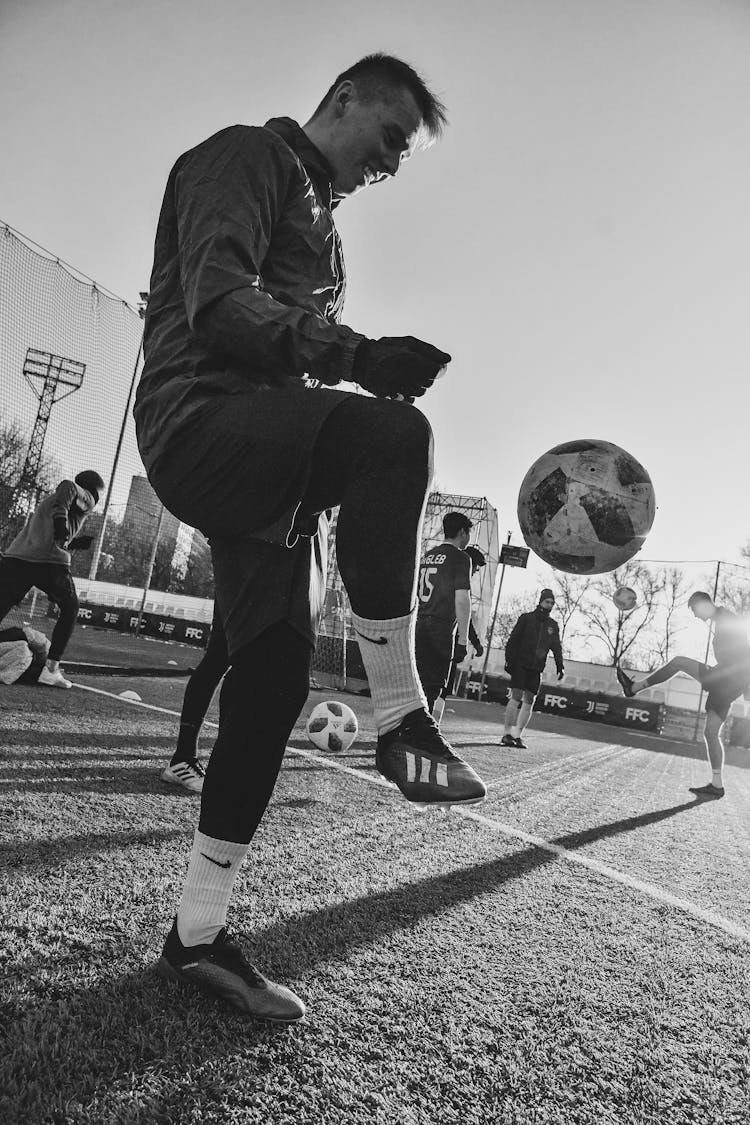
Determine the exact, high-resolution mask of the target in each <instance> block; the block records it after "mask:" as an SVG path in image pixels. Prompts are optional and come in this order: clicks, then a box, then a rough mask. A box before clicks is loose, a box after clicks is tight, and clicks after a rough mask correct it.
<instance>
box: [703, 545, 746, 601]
mask: <svg viewBox="0 0 750 1125" xmlns="http://www.w3.org/2000/svg"><path fill="white" fill-rule="evenodd" d="M748 548H750V544H748V543H746V544H745V546H744V547H743V548H742V551H741V554H742V557H743V558H744V559H748V558H750V554H748ZM742 572H744V573H742ZM715 581H716V579H715V577H714V579H713V582H715ZM706 589H707V590H708V592H709V593H711V591H712V589H713V584H712V581H707V582H706ZM716 600H717V601H718V602H719V604H720V605H725V606H726V607H727V609H731V610H732V611H733V612H734V613H738V614H740V616H741V617H748V616H750V572H748V571H747V570H746V569H745V568H744V567H734V566H731V564H729V563H723V564H721V565H720V567H719V585H718V587H717V591H716Z"/></svg>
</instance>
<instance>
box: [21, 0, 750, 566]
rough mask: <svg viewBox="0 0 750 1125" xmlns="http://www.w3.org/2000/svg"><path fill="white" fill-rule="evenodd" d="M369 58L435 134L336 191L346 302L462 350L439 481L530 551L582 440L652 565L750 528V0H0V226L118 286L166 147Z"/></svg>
mask: <svg viewBox="0 0 750 1125" xmlns="http://www.w3.org/2000/svg"><path fill="white" fill-rule="evenodd" d="M372 50H385V51H389V52H391V53H393V54H397V55H399V56H401V57H403V58H405V59H406V60H407V61H409V62H411V63H412V64H413V65H415V66H416V67H417V68H418V69H419V70H420V72H421V73H422V74H423V75H424V76H425V78H426V79H427V81H428V83H429V84H430V85H431V86H432V88H433V89H434V90H435V91H436V92H437V93H438V94H439V95H440V96H441V97H442V99H443V100H444V101H445V103H446V105H447V107H448V111H449V116H450V126H449V128H448V130H447V132H446V134H445V137H444V138H443V140H442V141H440V142H439V143H438V144H437V145H436V146H434V147H433V148H432V149H430V150H429V151H427V152H423V153H418V154H417V155H415V156H414V157H413V159H412V160H411V161H409V162H408V164H407V165H406V166H405V167H404V168H403V170H402V171H401V173H400V174H399V175H398V177H396V178H395V179H394V180H393V181H391V182H389V183H386V184H383V185H378V186H376V187H373V188H371V189H369V191H364V192H362V193H360V194H359V195H357V196H356V197H355V198H353V199H351V200H348V201H346V202H345V203H344V204H343V205H342V206H341V207H340V208H339V209H338V210H337V212H336V221H337V225H338V227H339V231H340V233H341V236H342V239H343V242H344V251H345V256H346V261H347V270H348V291H347V307H346V310H345V316H344V320H345V322H346V323H348V324H350V325H351V327H353V328H355V329H356V330H358V331H360V332H364V333H366V334H367V335H370V336H374V337H377V336H381V335H402V334H410V335H414V336H418V337H421V338H422V339H425V340H429V341H430V342H432V343H434V344H436V345H437V346H439V347H440V348H443V349H445V350H446V351H448V352H450V353H451V354H452V356H453V362H452V363H451V365H450V367H449V369H448V372H447V374H446V376H445V377H444V378H443V379H442V380H441V381H440V382H439V383H438V384H437V385H436V386H435V388H434V389H433V390H432V391H431V392H430V393H429V394H428V395H427V396H426V397H425V398H424V399H423V400H422V404H421V405H422V406H423V409H424V411H425V413H426V414H427V416H428V417H429V419H430V421H431V423H432V425H433V428H434V431H435V442H436V481H437V483H438V484H439V485H440V487H441V488H442V489H443V490H444V491H447V492H458V493H468V494H471V495H479V496H486V497H487V498H488V499H489V500H490V502H491V503H492V504H493V505H494V506H495V507H496V508H497V509H498V512H499V528H500V536H501V539H504V538H505V536H506V533H507V532H508V531H510V532H511V533H512V535H513V542H516V543H520V542H521V539H520V535H519V531H518V526H517V521H516V515H515V511H516V500H517V495H518V488H519V485H520V482H521V480H522V478H523V476H524V474H525V473H526V470H527V469H528V467H529V466H530V464H531V463H532V462H533V461H534V460H535V459H536V458H537V457H538V456H539V455H540V454H541V453H543V452H544V451H545V450H547V449H549V448H550V447H551V446H553V445H556V444H558V443H559V442H562V441H568V440H571V439H574V438H580V437H594V438H602V439H604V440H607V441H612V442H615V443H616V444H618V445H621V446H623V447H624V448H626V449H628V450H629V451H630V452H631V453H632V454H634V456H636V457H637V458H638V460H639V461H641V463H642V464H644V465H645V466H646V468H647V469H648V470H649V472H650V474H651V477H652V480H653V482H654V487H655V490H656V497H657V504H658V510H657V517H656V521H655V524H654V527H653V530H652V532H651V535H650V536H649V539H648V541H647V543H646V546H645V548H644V550H643V552H642V555H643V557H644V558H647V559H670V560H672V559H673V560H681V559H715V558H723V559H728V560H733V559H736V558H737V557H738V552H739V548H740V546H741V545H742V543H744V542H745V540H746V539H748V538H749V537H750V507H749V506H748V503H747V495H748V469H747V462H748V427H749V426H750V417H749V412H748V397H749V392H748V389H747V372H748V363H749V359H750V317H749V316H748V313H747V302H748V293H749V292H750V221H749V220H748V200H749V199H750V145H749V144H748V137H747V123H748V121H749V120H750V66H749V65H748V58H749V57H750V3H747V2H745V0H491V2H489V0H488V2H485V0H466V2H464V3H462V4H457V3H455V0H450V2H446V0H412V2H410V3H404V2H403V0H398V2H396V3H393V2H390V0H380V2H379V3H377V4H375V3H371V4H364V3H362V2H361V0H346V2H339V0H318V2H317V3H316V4H314V5H313V4H310V3H302V2H293V0H273V3H268V2H267V0H266V2H263V3H256V2H254V0H244V2H242V0H211V2H208V0H179V2H177V0H148V2H145V0H130V2H129V3H126V4H123V3H121V2H117V3H115V2H111V0H0V105H2V106H3V107H4V112H3V113H2V115H0V153H1V154H2V156H1V167H0V219H1V220H3V221H5V222H7V223H9V224H10V225H11V226H12V227H14V228H16V229H18V230H19V231H21V232H23V233H24V234H25V235H27V236H28V237H29V238H31V239H33V240H34V241H36V242H37V243H39V244H41V245H42V246H44V247H46V248H48V249H49V250H51V251H53V252H54V253H55V254H56V255H58V256H59V257H60V258H62V259H64V260H66V261H68V262H70V263H72V264H73V265H74V266H76V267H77V268H78V269H79V270H81V271H83V272H84V273H85V274H87V275H89V276H90V277H92V278H94V279H96V280H97V281H98V282H99V283H100V284H101V285H103V286H106V287H107V288H108V289H110V290H112V291H114V292H115V293H117V294H118V295H120V296H122V297H123V298H125V299H126V300H128V301H131V302H135V301H136V300H137V297H138V293H139V291H141V290H144V289H147V288H148V279H149V275H150V270H151V262H152V250H153V237H154V231H155V226H156V220H157V217H158V211H159V207H160V203H161V198H162V194H163V191H164V185H165V182H166V178H167V175H168V172H169V169H170V167H171V165H172V163H173V162H174V160H175V159H176V157H177V156H178V155H179V154H180V153H181V152H183V151H185V150H186V149H187V148H189V147H191V146H192V145H194V144H196V143H198V142H200V141H201V140H203V139H204V138H205V137H207V136H208V135H210V134H211V133H213V132H215V131H216V130H218V129H221V128H223V127H224V126H226V125H229V124H234V123H237V122H240V123H245V124H259V123H262V122H264V121H265V120H266V119H267V118H269V117H271V116H274V115H282V114H283V115H289V116H292V117H295V118H296V119H297V120H299V121H301V122H304V121H305V120H306V119H307V117H309V115H310V113H311V112H312V110H313V109H314V107H315V105H316V104H317V102H318V101H319V99H320V97H321V96H322V94H323V93H324V92H325V90H326V89H327V87H328V85H329V84H330V82H331V81H332V80H333V78H334V77H335V76H336V74H337V73H339V72H340V71H341V70H343V69H344V68H346V67H347V66H348V65H350V64H351V63H352V62H353V61H355V60H356V59H357V58H359V57H360V56H362V55H363V54H365V53H368V52H370V51H372Z"/></svg>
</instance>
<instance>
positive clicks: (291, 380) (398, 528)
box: [134, 55, 485, 1022]
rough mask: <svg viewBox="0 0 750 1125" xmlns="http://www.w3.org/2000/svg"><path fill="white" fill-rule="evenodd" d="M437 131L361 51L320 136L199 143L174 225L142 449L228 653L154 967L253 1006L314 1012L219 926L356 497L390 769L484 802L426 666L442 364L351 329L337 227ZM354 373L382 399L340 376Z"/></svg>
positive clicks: (369, 632)
mask: <svg viewBox="0 0 750 1125" xmlns="http://www.w3.org/2000/svg"><path fill="white" fill-rule="evenodd" d="M444 122H445V110H444V108H443V106H442V105H441V103H440V102H439V101H438V99H437V98H436V97H435V96H434V95H433V94H432V93H431V92H430V91H429V90H428V88H427V87H426V85H425V83H424V82H423V80H422V79H421V78H420V77H419V75H418V74H417V73H416V72H415V71H414V70H413V69H412V68H411V67H410V66H408V65H407V64H406V63H404V62H402V61H401V60H399V59H394V58H392V57H389V56H383V55H376V56H368V58H366V59H363V60H360V62H359V63H356V64H355V65H354V66H353V67H350V68H349V69H348V70H346V71H344V72H343V73H342V74H339V75H338V77H337V78H336V79H335V81H334V82H333V84H332V85H331V86H330V87H329V89H328V91H327V92H326V93H325V95H324V96H323V99H322V100H321V102H320V103H319V105H318V107H317V108H316V110H315V111H314V113H313V115H312V117H311V118H310V119H309V120H308V121H307V122H306V123H305V125H304V126H300V125H299V124H298V123H297V122H296V121H293V120H292V119H290V118H273V119H272V120H270V121H268V122H266V124H265V125H264V126H262V127H252V128H250V127H246V126H241V125H238V126H232V127H230V128H228V129H224V130H222V131H221V132H219V133H217V134H216V135H215V136H213V137H210V138H209V139H208V140H207V141H204V142H203V143H201V144H199V145H197V146H196V147H195V148H194V149H192V150H191V151H189V152H187V153H184V154H183V155H182V156H181V157H179V159H178V160H177V162H176V164H175V165H174V167H173V169H172V171H171V173H170V176H169V179H168V182H167V188H166V191H165V195H164V201H163V205H162V210H161V214H160V217H159V223H158V227H157V233H156V244H155V252H154V267H153V271H152V275H151V284H150V293H149V300H148V307H147V310H146V323H145V333H144V355H145V362H144V367H143V374H142V376H141V381H140V384H139V387H138V392H137V395H136V403H135V408H134V415H135V420H136V431H137V435H138V444H139V449H140V452H141V456H142V459H143V462H144V465H145V466H146V470H147V472H148V475H149V479H150V481H151V483H152V485H153V487H154V489H155V491H156V493H157V495H158V496H159V497H160V499H161V500H162V501H163V503H164V504H165V506H166V507H167V508H168V509H169V511H171V512H172V513H173V514H174V515H175V516H176V517H177V518H178V519H180V520H182V521H183V522H185V523H187V524H189V525H190V526H193V527H197V528H199V529H200V530H201V531H202V532H203V534H204V535H205V536H206V537H207V539H208V540H209V542H210V544H211V553H212V558H213V567H214V577H215V583H216V602H217V605H218V610H219V614H220V617H221V621H222V624H223V627H224V632H225V635H226V639H227V649H228V654H229V658H230V660H231V668H230V670H229V672H228V673H227V675H226V676H225V677H224V683H223V685H222V689H221V704H220V718H219V733H218V737H217V740H216V744H215V746H214V748H213V751H212V753H211V757H210V759H209V763H208V766H207V768H206V777H205V780H204V784H203V792H202V794H201V811H200V819H199V824H198V831H197V832H196V834H195V837H194V841H193V848H192V853H191V857H190V863H189V867H188V872H187V878H186V881H185V885H184V888H183V894H182V898H181V900H180V905H179V908H178V912H177V917H176V919H175V923H174V925H173V927H172V929H171V931H170V933H169V935H168V937H167V940H166V942H165V945H164V948H163V951H162V957H161V960H160V962H159V968H160V971H161V972H162V974H163V975H165V976H167V977H169V978H170V979H176V980H181V981H186V982H190V983H193V984H195V985H198V986H201V987H203V988H205V989H208V990H209V991H212V992H215V993H218V994H219V995H221V996H223V997H225V998H226V999H227V1000H229V1001H230V1002H231V1003H232V1004H234V1005H235V1006H236V1007H237V1008H239V1009H240V1010H241V1011H242V1012H244V1013H245V1014H248V1015H256V1016H261V1017H263V1018H268V1019H275V1020H279V1021H287V1022H288V1021H293V1020H297V1019H300V1018H301V1017H302V1015H303V1014H304V1005H303V1004H302V1002H301V1000H300V999H299V998H298V997H296V996H294V994H293V993H291V992H290V991H289V990H288V989H285V988H283V987H282V986H280V985H275V984H273V982H269V981H267V980H265V978H263V977H262V976H261V975H260V974H259V973H258V972H257V970H256V969H254V968H253V967H252V966H251V965H250V964H249V963H248V962H247V961H246V960H245V958H244V955H243V953H242V950H241V949H240V947H239V946H238V945H236V944H235V943H234V942H232V941H230V940H229V938H228V936H227V932H226V928H225V923H226V916H227V910H228V904H229V900H230V897H231V893H232V888H233V885H234V881H235V879H236V877H237V874H238V872H239V870H240V868H241V866H242V863H243V861H244V858H245V856H246V854H247V852H248V849H249V846H250V841H251V839H252V837H253V834H254V832H255V830H256V828H257V826H258V824H259V823H260V820H261V818H262V816H263V813H264V811H265V808H266V806H267V804H268V801H269V800H270V797H271V794H272V792H273V788H274V785H275V783H276V778H277V775H278V771H279V769H280V767H281V762H282V758H283V755H284V751H285V749H286V742H287V739H288V737H289V734H290V733H291V731H292V729H293V727H294V723H295V721H296V719H297V717H298V715H299V713H300V711H301V709H302V706H303V704H304V701H305V699H306V698H307V694H308V690H309V672H310V655H311V652H312V646H313V644H314V638H315V632H316V625H317V617H318V612H319V608H320V605H321V604H322V593H323V589H324V586H323V583H324V576H325V551H326V535H327V521H326V520H325V517H324V516H323V515H322V514H321V513H324V512H325V511H326V510H327V509H329V508H334V507H340V511H339V517H338V522H337V535H336V553H337V560H338V565H339V570H340V573H341V577H342V580H343V583H344V586H345V587H346V590H347V593H348V595H349V600H350V603H351V606H352V624H353V627H354V629H355V631H356V633H357V635H358V637H359V640H360V650H361V652H362V659H363V662H364V665H365V670H366V673H367V679H368V683H369V686H370V690H371V695H372V703H373V711H374V716H375V722H376V725H377V730H378V743H377V748H376V765H377V768H378V769H379V771H380V772H381V773H382V774H383V776H385V777H386V778H388V779H389V780H390V781H392V782H394V783H395V784H396V785H397V786H398V788H399V789H400V790H401V792H402V794H403V795H404V796H405V797H406V798H407V800H411V801H419V802H422V803H430V804H450V803H455V802H457V801H462V802H467V801H468V802H476V801H480V800H482V799H483V798H484V795H485V787H484V784H483V783H482V781H481V779H480V778H479V777H478V776H477V774H476V773H475V772H474V771H473V770H472V769H471V767H470V766H468V765H467V764H466V763H465V762H463V761H462V760H461V758H460V757H459V756H458V755H456V754H455V753H453V751H452V750H451V748H450V746H448V744H447V743H446V742H445V741H444V740H443V738H442V737H441V735H440V732H439V730H438V728H437V726H436V724H435V723H434V721H433V720H432V718H431V716H430V715H429V713H428V711H427V709H426V706H425V698H424V694H423V692H422V689H421V685H420V683H419V677H418V674H417V669H416V665H415V660H414V624H415V616H416V608H415V603H414V597H415V578H416V571H417V561H418V545H419V536H420V530H421V523H422V518H423V515H424V508H425V504H426V500H427V495H428V492H429V486H430V481H431V474H432V434H431V431H430V427H429V425H428V423H427V420H426V419H425V418H424V416H423V415H422V414H421V413H420V412H419V411H418V410H416V409H415V408H414V407H413V406H412V405H410V401H413V400H414V399H416V398H418V397H420V396H421V395H423V394H424V393H425V392H426V391H427V390H428V389H429V388H430V387H431V386H432V384H433V382H434V380H435V379H436V377H437V376H438V374H440V372H441V371H442V370H443V368H444V367H445V366H446V364H447V363H448V362H449V361H450V356H449V355H448V354H447V353H446V352H443V351H441V350H439V349H438V348H436V347H433V346H432V345H431V344H428V343H426V342H424V341H421V340H418V339H416V338H415V337H411V336H406V337H384V338H381V339H379V340H371V339H368V338H366V337H365V336H363V335H362V334H360V333H357V332H355V331H353V330H352V329H351V328H349V327H347V326H345V325H344V324H342V323H341V316H342V311H343V300H344V292H345V269H344V260H343V252H342V247H341V242H340V239H339V236H338V233H337V231H336V228H335V224H334V220H333V208H334V206H335V205H336V204H337V203H339V202H340V201H341V200H343V199H345V198H347V197H348V196H351V195H354V194H355V193H356V192H357V191H360V190H361V189H362V188H364V187H367V186H368V185H371V184H374V183H378V182H380V181H382V180H385V179H388V178H389V177H392V176H395V175H396V174H397V172H398V171H399V168H400V167H401V166H402V164H403V163H404V162H405V161H406V160H407V159H408V158H409V157H410V156H411V155H412V154H413V153H414V152H415V151H416V149H417V148H418V147H420V146H421V145H423V144H424V143H425V142H430V141H433V140H435V139H437V137H438V136H439V134H440V132H441V129H442V127H443V124H444ZM395 278H396V274H395V271H394V284H395ZM342 381H353V382H356V383H359V384H360V386H361V387H362V388H363V389H364V390H366V391H369V392H370V394H371V395H372V396H374V397H366V396H361V395H354V394H351V393H347V392H346V391H343V390H340V389H336V387H337V385H338V384H339V383H341V382H342ZM319 384H324V385H323V386H320V385H319ZM397 397H400V398H402V399H405V400H410V401H402V402H396V401H392V400H393V399H394V398H397ZM250 731H252V737H250V733H249V732H250Z"/></svg>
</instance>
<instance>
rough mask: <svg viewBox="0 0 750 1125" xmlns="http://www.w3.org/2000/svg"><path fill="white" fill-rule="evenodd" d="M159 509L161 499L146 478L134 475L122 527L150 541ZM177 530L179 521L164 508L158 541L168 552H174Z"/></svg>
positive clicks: (156, 522)
mask: <svg viewBox="0 0 750 1125" xmlns="http://www.w3.org/2000/svg"><path fill="white" fill-rule="evenodd" d="M160 511H161V501H160V500H159V498H158V496H157V495H156V493H155V492H154V490H153V488H152V487H151V485H150V484H149V482H148V479H147V478H146V477H141V476H134V477H133V478H132V479H131V481H130V492H129V493H128V502H127V504H126V506H125V515H124V517H123V521H122V525H123V528H125V529H127V530H128V531H134V532H135V533H136V534H137V535H138V536H139V537H142V538H145V539H147V540H148V541H149V542H150V541H151V539H152V537H153V536H154V535H155V533H156V527H157V524H158V522H159V512H160ZM179 530H180V521H179V520H178V519H177V517H176V516H173V515H172V513H171V512H168V511H166V509H165V511H164V518H163V520H162V524H161V535H160V536H159V542H160V543H163V544H165V545H166V546H167V548H168V550H169V553H170V554H173V553H174V549H175V545H176V543H177V536H178V534H179Z"/></svg>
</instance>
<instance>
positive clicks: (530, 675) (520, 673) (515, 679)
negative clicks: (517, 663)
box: [510, 668, 542, 695]
mask: <svg viewBox="0 0 750 1125" xmlns="http://www.w3.org/2000/svg"><path fill="white" fill-rule="evenodd" d="M541 682H542V673H541V672H537V671H535V669H533V668H514V669H513V671H512V672H511V674H510V686H511V688H515V689H516V691H528V692H530V693H531V694H532V695H536V694H537V692H538V691H539V685H540V684H541Z"/></svg>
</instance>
